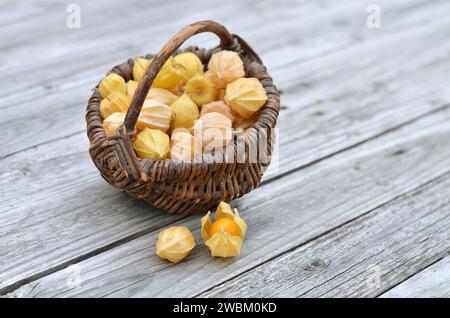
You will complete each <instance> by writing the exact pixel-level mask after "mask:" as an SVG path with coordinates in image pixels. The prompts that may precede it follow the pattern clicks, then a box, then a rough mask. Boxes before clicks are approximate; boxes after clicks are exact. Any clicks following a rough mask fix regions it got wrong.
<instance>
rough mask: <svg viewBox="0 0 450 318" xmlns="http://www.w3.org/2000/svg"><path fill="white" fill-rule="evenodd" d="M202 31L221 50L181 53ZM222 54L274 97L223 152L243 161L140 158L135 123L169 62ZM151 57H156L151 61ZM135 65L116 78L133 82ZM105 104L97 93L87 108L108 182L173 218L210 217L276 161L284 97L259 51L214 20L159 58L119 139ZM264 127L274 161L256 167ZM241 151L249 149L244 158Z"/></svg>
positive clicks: (97, 160) (179, 37) (179, 38)
mask: <svg viewBox="0 0 450 318" xmlns="http://www.w3.org/2000/svg"><path fill="white" fill-rule="evenodd" d="M202 32H212V33H215V34H216V35H217V36H218V37H219V38H220V40H221V42H220V45H219V46H218V47H216V48H214V49H210V50H205V49H199V48H197V47H188V48H186V49H184V50H182V51H180V50H178V48H179V47H180V46H181V45H182V44H183V42H184V41H186V40H187V39H188V38H189V37H191V36H193V35H195V34H198V33H202ZM220 50H231V51H235V52H237V53H238V54H239V55H240V57H241V59H242V61H243V63H244V68H245V72H246V76H247V77H255V78H257V79H259V80H260V81H261V83H262V85H263V87H264V89H265V90H266V93H267V96H268V100H267V102H266V104H265V105H264V106H263V107H262V108H261V110H260V116H259V119H258V121H257V122H256V123H254V124H253V126H252V127H250V128H248V129H246V130H245V132H244V133H243V134H240V135H238V136H235V138H234V140H233V142H232V143H230V144H229V145H228V146H227V147H226V148H225V149H223V150H221V151H220V155H221V156H223V157H226V156H229V155H233V154H234V158H237V156H239V154H241V155H240V158H237V159H240V160H234V161H232V162H217V161H218V160H217V158H218V156H217V155H218V153H214V155H213V154H211V153H210V154H203V155H202V158H201V159H202V160H201V161H200V162H182V161H175V160H170V159H166V160H153V159H140V158H138V157H137V156H136V154H135V152H134V150H133V146H132V143H131V139H132V138H133V136H134V135H135V128H134V127H135V123H136V121H137V118H138V116H139V112H140V110H141V107H142V105H143V102H144V100H145V96H146V95H147V93H148V90H149V89H150V87H151V84H152V82H153V79H154V78H155V76H156V75H157V74H158V72H159V70H160V68H161V67H162V65H164V63H165V61H166V60H167V59H168V58H169V57H170V56H171V55H173V54H177V53H180V52H186V51H189V52H193V53H195V54H197V56H198V57H199V58H200V60H201V61H202V62H203V64H204V65H205V64H207V63H208V61H209V58H210V57H211V55H212V54H213V53H214V52H217V51H220ZM151 57H153V55H148V56H146V58H151ZM133 63H134V60H133V59H129V60H128V61H127V62H126V63H123V64H120V65H118V66H116V67H114V68H113V69H112V70H111V71H110V73H111V72H114V73H116V74H118V75H120V76H122V77H123V78H124V79H125V81H128V80H130V79H132V69H133ZM100 101H101V97H100V94H99V92H98V89H97V88H95V89H94V93H93V94H92V96H91V98H90V99H89V103H88V105H87V109H86V122H87V134H88V137H89V141H90V147H89V153H90V156H91V158H92V161H93V162H94V164H95V165H96V166H97V168H98V169H99V171H100V173H101V175H102V177H103V178H104V179H105V180H106V181H108V182H109V183H110V184H111V185H113V186H115V187H117V188H119V189H121V190H123V191H126V192H127V193H128V194H129V195H131V196H133V197H135V198H138V199H143V200H145V201H147V202H148V203H150V204H151V205H154V206H157V207H159V208H162V209H164V210H167V211H169V212H171V213H177V214H179V213H183V214H194V213H198V212H205V211H207V210H208V209H210V208H212V207H213V206H215V205H216V204H217V203H218V202H220V201H227V202H228V201H230V200H233V199H235V198H238V197H241V196H242V195H244V194H246V193H248V192H250V191H251V190H253V189H254V188H255V187H256V186H258V184H259V182H260V180H261V177H262V175H263V172H264V170H265V168H266V167H267V165H268V164H269V162H270V154H271V151H272V146H273V133H274V132H273V128H274V127H275V125H276V121H277V117H278V112H279V109H280V98H279V93H278V91H277V89H276V87H275V86H274V84H273V83H272V78H271V77H270V75H269V74H268V73H267V71H266V67H265V66H264V65H263V63H262V61H261V59H260V58H259V57H258V55H257V54H256V53H255V52H254V51H253V49H252V48H251V47H250V46H249V45H248V44H247V43H246V42H245V41H244V40H242V38H240V37H239V36H237V35H232V34H230V33H229V32H228V31H227V30H226V29H225V27H224V26H222V25H220V24H218V23H215V22H213V21H202V22H197V23H193V24H191V25H189V26H187V27H185V28H184V29H182V30H181V31H180V32H178V33H177V34H176V35H175V36H174V37H173V38H172V39H171V40H170V41H169V42H168V43H167V44H166V45H165V46H164V47H163V48H162V49H161V51H160V52H159V53H158V54H157V55H156V56H154V58H153V62H152V64H151V66H150V67H149V68H148V69H147V71H146V72H145V74H144V76H143V77H142V80H141V81H140V82H139V85H138V87H137V89H136V93H135V95H134V97H133V99H132V101H131V104H130V107H129V109H128V112H127V114H126V118H125V122H124V124H123V125H122V126H121V127H119V129H117V132H116V135H115V136H112V137H107V136H106V134H105V131H104V129H103V118H102V116H101V115H100ZM261 128H264V129H263V131H266V132H267V133H266V135H265V137H264V138H266V139H267V148H268V149H266V150H267V153H268V154H269V158H268V160H266V161H265V162H261V161H258V160H256V162H255V160H252V158H250V157H251V155H250V151H249V148H250V147H252V146H255V144H256V142H257V138H258V137H259V138H261V134H260V133H259V131H260V130H261ZM239 147H240V148H239ZM242 147H244V148H242ZM237 149H244V153H243V154H242V151H239V152H238V151H237ZM253 159H254V158H253Z"/></svg>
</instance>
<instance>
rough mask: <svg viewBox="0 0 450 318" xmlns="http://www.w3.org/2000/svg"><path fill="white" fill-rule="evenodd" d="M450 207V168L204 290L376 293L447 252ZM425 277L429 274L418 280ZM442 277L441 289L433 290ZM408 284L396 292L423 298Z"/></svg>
mask: <svg viewBox="0 0 450 318" xmlns="http://www.w3.org/2000/svg"><path fill="white" fill-rule="evenodd" d="M449 211H450V174H446V175H445V176H443V177H442V178H439V179H438V180H435V181H433V182H431V183H430V184H428V185H426V186H424V187H421V188H419V189H418V190H417V191H414V192H412V193H410V194H408V195H406V196H402V197H401V198H399V199H397V200H395V201H393V202H391V203H389V204H387V205H385V206H382V207H380V208H378V209H376V210H375V211H371V212H370V213H369V214H368V215H364V216H363V217H361V218H359V219H356V220H354V221H352V222H351V223H350V224H347V225H345V226H342V227H339V228H338V229H336V230H334V231H332V232H331V233H328V234H327V235H324V236H323V237H320V238H319V239H317V240H314V241H312V242H311V243H308V244H305V245H303V246H301V247H299V248H297V249H295V250H293V251H290V252H288V253H286V254H284V255H282V256H281V257H278V258H275V259H274V260H271V261H269V262H267V263H265V264H263V265H261V266H258V267H256V268H253V269H252V270H250V271H248V272H246V273H245V274H243V275H241V276H239V277H237V278H236V279H233V280H231V281H229V282H226V283H225V284H223V285H221V286H218V287H216V288H214V289H213V290H211V291H208V292H206V293H203V294H201V295H200V296H201V297H233V298H235V297H237V298H239V297H374V296H377V295H379V294H380V293H382V292H383V291H385V290H387V289H389V288H391V287H392V286H395V285H396V284H398V283H399V282H401V281H402V280H404V279H405V278H407V277H409V276H410V275H413V274H414V273H416V272H418V271H420V270H421V269H423V268H424V267H426V266H428V265H429V264H432V263H433V262H435V261H436V260H438V259H440V258H442V257H443V256H445V255H448V253H449V252H450V231H449V230H448V229H449V228H450V213H449ZM447 265H448V264H447ZM442 269H444V268H442ZM447 269H448V266H447ZM413 279H414V277H413V278H412V280H413ZM426 279H427V278H426V276H425V275H424V277H423V278H422V280H419V281H418V283H419V282H421V281H422V282H423V281H426ZM439 282H440V283H441V285H442V287H441V288H433V283H435V284H439ZM449 282H450V281H449V280H448V275H447V280H446V279H445V276H444V277H441V278H440V279H437V277H435V279H434V280H433V279H430V285H429V287H431V288H430V292H433V291H434V292H435V293H440V292H443V291H445V289H444V288H445V285H447V291H448V287H449V286H448V285H449ZM410 287H411V289H409V288H408V287H407V285H405V287H404V288H403V289H402V288H399V290H400V289H401V290H403V292H404V293H406V290H411V293H412V294H415V295H416V296H418V294H417V293H420V290H421V288H417V286H416V287H415V286H414V285H412V286H410ZM436 287H438V286H436ZM424 288H425V290H426V287H424ZM392 295H393V296H395V295H396V294H395V292H393V293H392Z"/></svg>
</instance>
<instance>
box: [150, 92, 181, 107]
mask: <svg viewBox="0 0 450 318" xmlns="http://www.w3.org/2000/svg"><path fill="white" fill-rule="evenodd" d="M178 97H179V96H177V95H175V94H174V93H172V92H171V91H169V90H167V89H164V88H150V90H149V91H148V94H147V96H146V97H145V99H147V100H154V101H157V102H159V103H161V104H164V105H170V104H172V103H173V102H174V101H176V100H177V99H178Z"/></svg>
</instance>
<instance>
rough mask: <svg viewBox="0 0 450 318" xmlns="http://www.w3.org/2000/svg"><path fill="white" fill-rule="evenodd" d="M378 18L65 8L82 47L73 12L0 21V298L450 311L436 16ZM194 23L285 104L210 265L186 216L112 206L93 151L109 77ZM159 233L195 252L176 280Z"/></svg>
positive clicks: (252, 6)
mask: <svg viewBox="0 0 450 318" xmlns="http://www.w3.org/2000/svg"><path fill="white" fill-rule="evenodd" d="M372 2H373V1H363V0H359V1H356V0H354V1H335V0H333V1H332V0H321V1H306V0H304V1H278V2H277V3H274V2H273V1H261V0H239V1H210V0H200V1H196V2H195V4H194V3H193V2H190V3H189V2H187V1H181V0H176V1H146V2H143V1H129V2H128V3H127V4H124V2H123V1H118V0H112V1H77V3H78V5H79V8H80V13H81V16H80V23H81V24H80V28H76V27H75V28H73V24H72V22H73V21H72V22H71V20H70V17H71V14H72V13H71V12H67V11H70V9H71V8H69V10H68V5H69V4H71V3H72V1H67V2H64V1H61V2H56V1H50V0H47V1H39V2H37V1H33V2H32V1H2V2H0V24H1V28H0V47H1V49H0V74H1V76H0V87H1V90H0V91H1V95H0V113H1V116H0V122H1V127H2V133H1V137H0V140H1V149H0V295H3V296H6V297H118V296H125V297H178V296H186V297H213V296H220V297H250V296H256V297H266V296H273V297H286V296H287V297H398V296H400V297H406V296H429V297H438V296H447V297H450V276H449V273H450V256H449V255H450V77H449V74H450V41H449V34H450V16H449V14H448V12H449V11H450V2H449V1H447V0H434V1H429V0H397V1H389V0H378V1H376V3H377V4H378V5H379V7H377V8H379V9H381V11H380V14H381V20H380V22H381V25H378V26H380V27H379V28H374V27H373V25H372V24H370V23H369V25H368V24H367V19H369V20H370V19H371V18H373V17H375V16H376V15H372V14H376V11H377V8H375V9H373V8H372V7H371V6H369V4H370V3H372ZM75 9H76V8H75ZM372 10H375V11H373V12H372ZM374 12H375V13H374ZM68 19H69V24H68ZM205 19H212V20H216V21H218V22H221V23H223V24H225V25H226V26H227V28H228V29H229V30H230V31H232V32H234V33H237V34H239V35H241V36H242V37H244V38H245V39H247V40H248V42H249V43H250V44H251V45H252V46H253V47H254V48H255V50H256V51H257V52H258V53H260V55H261V57H262V59H263V61H264V62H265V64H266V65H267V66H268V69H269V72H270V73H271V74H272V75H273V78H274V82H275V84H276V85H277V86H278V87H279V88H280V89H281V90H282V96H281V98H282V111H281V114H280V118H279V124H278V126H279V129H280V132H279V152H278V153H279V155H278V159H277V162H275V163H274V164H273V165H272V166H271V168H270V169H269V171H268V172H267V174H266V175H265V176H264V179H263V180H264V181H263V183H262V184H261V186H260V187H259V188H257V189H255V190H254V191H253V192H251V193H250V194H248V195H246V196H245V197H243V198H241V199H239V200H236V201H234V202H232V205H233V206H236V207H238V208H239V209H240V211H241V215H242V216H243V218H244V219H245V220H246V221H247V223H248V227H249V229H248V233H247V236H246V239H245V242H244V245H243V248H242V253H241V255H240V256H239V257H236V258H233V259H215V258H212V257H210V256H209V252H208V250H207V248H206V247H205V246H204V244H203V243H202V242H201V239H200V234H199V228H200V215H197V216H191V217H184V216H174V215H169V214H168V213H166V212H164V211H161V210H158V209H155V208H152V207H150V206H148V205H146V204H145V203H143V202H140V201H137V200H135V199H132V198H130V197H128V196H127V195H126V194H124V193H122V192H119V191H118V190H116V189H114V188H113V187H111V186H110V185H108V184H107V183H106V182H105V181H104V180H103V179H102V178H101V177H100V176H99V174H98V171H97V170H96V168H95V167H94V165H93V164H92V162H91V161H90V158H89V156H88V152H87V149H88V141H87V137H86V132H85V122H84V112H85V106H86V103H87V99H88V97H89V95H90V93H91V89H92V88H93V87H94V86H95V85H96V83H97V82H98V81H99V80H100V79H101V77H102V76H103V75H104V74H105V73H106V71H108V70H109V69H110V68H111V67H112V66H114V65H116V64H118V63H120V62H122V61H124V60H126V59H127V58H129V57H134V56H138V55H142V54H145V53H148V52H156V51H158V50H159V49H160V48H161V47H162V45H163V44H164V43H165V41H167V40H168V39H169V37H170V36H172V35H173V34H174V33H175V32H176V31H178V30H179V29H180V28H182V27H183V26H185V25H187V24H189V23H191V22H195V21H198V20H205ZM369 22H370V21H369ZM188 44H198V45H200V46H204V47H212V46H214V45H216V44H217V39H216V38H215V37H214V36H212V35H200V36H197V37H194V38H193V39H191V40H190V41H189V43H188ZM169 225H185V226H188V227H189V228H190V229H191V230H192V231H193V233H194V235H195V236H196V238H197V246H196V248H195V249H194V250H193V252H192V253H191V254H190V255H189V257H188V258H187V259H186V261H184V262H183V263H180V264H176V265H174V264H171V263H168V262H165V261H163V260H161V259H160V258H159V257H158V256H156V255H155V242H156V239H157V236H158V233H159V232H160V230H161V229H163V228H165V227H167V226H169Z"/></svg>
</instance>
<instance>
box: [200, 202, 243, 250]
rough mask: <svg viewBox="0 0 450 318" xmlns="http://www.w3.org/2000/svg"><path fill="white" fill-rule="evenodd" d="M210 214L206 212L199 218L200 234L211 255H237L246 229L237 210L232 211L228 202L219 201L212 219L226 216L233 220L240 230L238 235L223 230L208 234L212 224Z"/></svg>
mask: <svg viewBox="0 0 450 318" xmlns="http://www.w3.org/2000/svg"><path fill="white" fill-rule="evenodd" d="M210 216H211V212H208V213H207V214H206V215H205V216H204V217H202V219H201V236H202V239H203V240H204V241H205V244H206V246H208V248H209V249H210V251H211V255H212V256H218V257H232V256H237V255H239V254H240V250H241V246H242V242H243V239H244V236H245V232H246V231H247V224H246V223H245V221H244V220H243V219H242V218H241V217H240V216H239V212H238V210H237V209H234V212H232V211H231V207H230V205H229V204H227V203H225V202H221V203H220V204H219V206H218V207H217V210H216V216H215V220H214V221H217V220H219V219H221V218H228V219H230V220H232V221H234V222H235V223H236V225H237V227H238V228H239V230H240V235H239V236H232V235H230V234H229V233H227V232H224V231H219V232H216V233H214V234H213V235H210V234H209V233H210V231H211V227H212V224H213V223H212V222H211V218H210Z"/></svg>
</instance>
